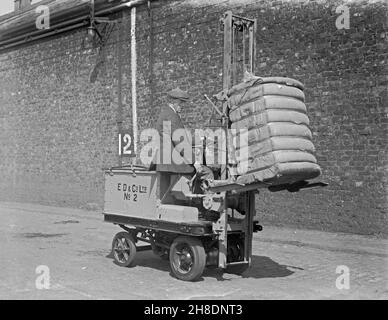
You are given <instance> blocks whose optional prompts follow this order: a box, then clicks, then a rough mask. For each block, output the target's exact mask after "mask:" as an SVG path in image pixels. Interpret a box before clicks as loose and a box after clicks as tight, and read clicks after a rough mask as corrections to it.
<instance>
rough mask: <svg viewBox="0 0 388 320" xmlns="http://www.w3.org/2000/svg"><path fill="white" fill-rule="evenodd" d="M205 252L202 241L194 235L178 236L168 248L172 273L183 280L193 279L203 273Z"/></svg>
mask: <svg viewBox="0 0 388 320" xmlns="http://www.w3.org/2000/svg"><path fill="white" fill-rule="evenodd" d="M205 265H206V253H205V249H204V247H203V244H202V241H201V240H199V239H197V238H194V237H185V236H182V237H178V238H176V239H175V240H174V242H173V244H172V245H171V248H170V266H171V271H172V273H173V275H174V276H175V277H176V278H178V279H180V280H184V281H195V280H197V279H198V278H199V277H200V276H201V275H202V273H203V270H204V269H205Z"/></svg>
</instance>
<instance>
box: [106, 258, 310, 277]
mask: <svg viewBox="0 0 388 320" xmlns="http://www.w3.org/2000/svg"><path fill="white" fill-rule="evenodd" d="M106 257H107V258H110V259H112V260H113V254H112V253H109V254H108V255H107V256H106ZM113 263H115V262H114V261H113ZM134 266H137V267H144V268H152V269H156V270H160V271H164V272H167V273H170V274H171V272H170V263H169V262H168V261H166V260H162V259H161V258H159V257H158V256H156V255H154V254H153V253H151V252H139V253H137V256H136V258H135V262H134ZM290 269H296V270H303V269H302V268H299V267H293V266H287V265H282V264H279V263H277V262H276V261H274V260H272V259H271V258H269V257H266V256H255V255H253V256H252V265H251V268H249V269H248V270H247V271H245V272H244V273H243V274H242V275H241V277H243V278H255V279H262V278H282V277H287V276H290V275H292V274H293V273H294V271H292V270H290ZM207 277H213V278H216V279H217V280H218V281H230V280H233V279H228V278H225V277H224V272H223V271H222V270H220V269H217V268H206V269H205V271H204V273H203V277H202V278H201V279H200V280H199V281H203V280H204V279H203V278H207Z"/></svg>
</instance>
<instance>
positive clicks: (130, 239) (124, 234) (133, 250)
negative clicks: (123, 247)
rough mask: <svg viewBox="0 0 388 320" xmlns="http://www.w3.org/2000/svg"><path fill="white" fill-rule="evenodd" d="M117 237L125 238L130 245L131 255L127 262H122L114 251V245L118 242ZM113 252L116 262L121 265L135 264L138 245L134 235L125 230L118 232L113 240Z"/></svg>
mask: <svg viewBox="0 0 388 320" xmlns="http://www.w3.org/2000/svg"><path fill="white" fill-rule="evenodd" d="M117 238H125V240H126V242H127V244H128V246H129V257H128V259H127V261H125V262H121V261H119V260H118V259H117V258H116V255H115V252H114V246H115V242H116V240H117ZM112 254H113V258H114V260H115V262H116V264H118V265H119V266H120V267H130V266H131V265H132V264H133V261H134V259H135V256H136V245H135V240H134V238H133V236H132V235H131V234H129V233H128V232H125V231H122V232H119V233H117V234H116V235H115V236H114V238H113V241H112Z"/></svg>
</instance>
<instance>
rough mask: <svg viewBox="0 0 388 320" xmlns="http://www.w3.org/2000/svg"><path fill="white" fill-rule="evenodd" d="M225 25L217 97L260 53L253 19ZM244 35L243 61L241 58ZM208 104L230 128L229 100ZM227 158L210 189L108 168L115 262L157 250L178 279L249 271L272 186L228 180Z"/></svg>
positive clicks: (232, 19)
mask: <svg viewBox="0 0 388 320" xmlns="http://www.w3.org/2000/svg"><path fill="white" fill-rule="evenodd" d="M221 23H222V27H223V30H224V66H223V91H222V92H221V93H220V94H219V95H218V96H223V95H225V93H226V92H227V91H228V90H229V89H230V88H231V86H232V85H233V78H234V77H235V76H236V73H237V72H238V70H237V66H236V65H237V62H238V61H241V60H243V66H242V68H241V69H242V71H247V72H251V73H252V72H253V70H254V56H255V42H254V39H255V27H256V21H255V20H252V19H247V18H243V17H239V16H236V15H234V14H232V12H230V11H228V12H226V14H225V15H224V17H223V18H222V19H221ZM239 38H240V40H241V41H242V45H241V46H240V51H241V53H240V55H241V54H242V55H243V59H239V57H238V56H237V55H238V51H239V49H238V44H237V41H238V39H239ZM221 100H222V99H221ZM210 104H211V105H212V108H214V109H213V110H214V111H215V112H214V114H216V115H219V120H220V126H221V128H224V129H228V128H229V126H230V121H229V112H228V106H227V104H226V103H225V102H224V103H223V105H222V108H221V107H220V108H219V107H217V106H216V104H213V103H212V101H210ZM225 132H226V133H227V132H228V130H225ZM227 134H228V133H227ZM227 139H230V137H228V136H227ZM227 145H228V144H227ZM227 154H228V153H227ZM228 161H229V160H228V157H227V162H226V164H224V165H222V166H221V168H220V174H219V177H218V180H216V181H214V182H215V183H214V184H212V185H211V186H209V188H208V190H207V192H206V193H205V194H204V193H198V192H195V190H194V189H193V186H192V184H191V183H190V181H191V179H192V177H191V176H187V175H179V174H172V175H170V174H166V173H162V172H156V171H149V170H148V169H146V168H144V167H141V166H135V165H131V166H121V167H114V168H110V169H109V170H106V172H105V203H104V212H103V214H104V221H106V222H110V223H114V224H116V225H119V226H120V227H121V228H122V229H123V230H124V231H122V232H119V233H118V234H116V235H115V237H114V239H113V243H112V254H113V256H114V259H115V262H116V263H117V264H118V265H120V266H124V267H127V266H131V265H132V264H133V262H134V258H135V255H136V252H137V251H143V250H153V252H154V253H155V254H157V255H159V256H160V257H161V258H163V259H166V260H169V263H170V267H171V272H172V274H173V275H174V276H175V277H176V278H178V279H181V280H185V281H194V280H196V279H198V278H199V277H201V275H202V273H203V271H204V268H205V267H218V268H222V269H224V270H225V271H226V272H230V273H235V274H241V273H243V272H244V271H245V270H247V268H249V266H250V264H251V256H252V235H253V232H256V231H260V230H261V226H260V225H259V224H258V222H257V221H254V217H255V213H256V211H255V193H257V192H258V190H259V189H260V188H268V187H269V185H268V184H267V183H264V182H260V181H256V182H254V183H237V182H236V181H235V180H233V179H230V171H229V168H230V166H229V163H228ZM316 185H317V184H311V183H308V182H306V181H299V182H297V183H295V184H291V185H290V184H284V185H282V184H279V185H277V186H275V187H274V189H273V190H272V191H277V190H285V189H287V190H289V191H298V190H299V189H301V188H306V187H310V186H316ZM140 243H148V244H145V245H140Z"/></svg>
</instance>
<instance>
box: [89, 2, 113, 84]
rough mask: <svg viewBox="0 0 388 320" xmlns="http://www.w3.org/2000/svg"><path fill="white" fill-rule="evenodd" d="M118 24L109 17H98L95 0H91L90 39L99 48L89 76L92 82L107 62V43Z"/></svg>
mask: <svg viewBox="0 0 388 320" xmlns="http://www.w3.org/2000/svg"><path fill="white" fill-rule="evenodd" d="M116 24H117V20H112V19H110V18H108V17H96V16H95V4H94V0H90V25H89V27H88V39H89V40H90V41H91V42H92V45H93V47H94V48H98V54H97V59H96V63H95V64H94V67H93V69H92V72H91V73H90V77H89V80H90V82H91V83H94V82H95V81H96V79H97V76H98V72H99V70H100V69H101V67H102V66H103V64H104V62H105V50H104V49H105V45H106V42H107V41H108V39H109V36H110V34H111V33H112V31H113V29H114V28H115V25H116Z"/></svg>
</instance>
